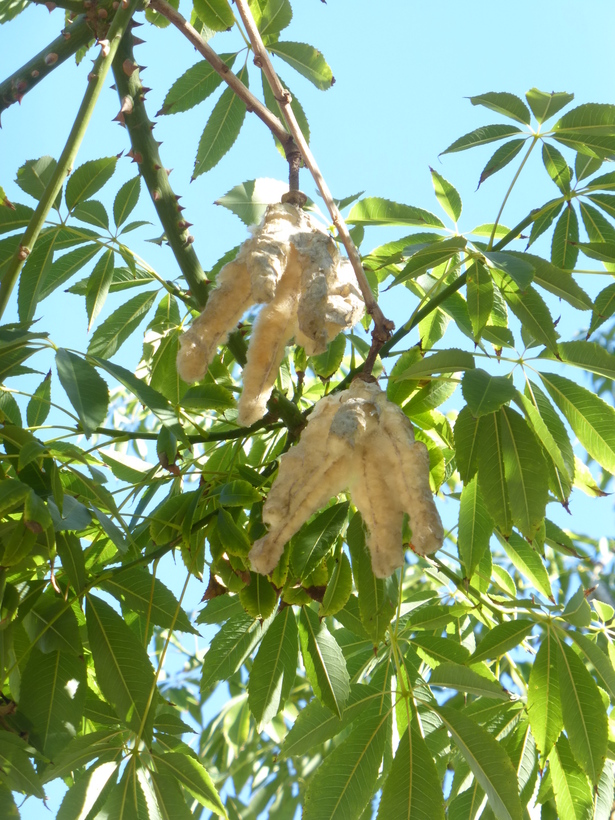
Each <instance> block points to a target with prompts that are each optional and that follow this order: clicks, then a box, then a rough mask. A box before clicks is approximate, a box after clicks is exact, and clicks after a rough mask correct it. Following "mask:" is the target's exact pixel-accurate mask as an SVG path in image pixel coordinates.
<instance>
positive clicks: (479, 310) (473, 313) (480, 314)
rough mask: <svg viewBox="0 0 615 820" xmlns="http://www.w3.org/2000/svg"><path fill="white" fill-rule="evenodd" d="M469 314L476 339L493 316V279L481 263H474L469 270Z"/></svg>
mask: <svg viewBox="0 0 615 820" xmlns="http://www.w3.org/2000/svg"><path fill="white" fill-rule="evenodd" d="M466 281H467V301H468V313H469V314H470V321H471V322H472V330H473V331H474V338H475V339H480V336H481V333H482V330H483V328H484V327H485V325H486V324H487V322H488V320H489V317H490V316H491V310H492V308H493V279H492V278H491V275H490V274H489V271H488V270H487V268H486V267H485V266H484V265H482V264H481V263H480V262H473V263H472V264H471V265H470V266H469V267H468V269H467V279H466Z"/></svg>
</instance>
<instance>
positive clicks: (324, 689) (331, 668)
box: [299, 606, 350, 718]
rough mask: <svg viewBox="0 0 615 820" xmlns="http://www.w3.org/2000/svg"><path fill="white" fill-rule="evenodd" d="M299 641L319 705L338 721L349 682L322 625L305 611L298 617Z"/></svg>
mask: <svg viewBox="0 0 615 820" xmlns="http://www.w3.org/2000/svg"><path fill="white" fill-rule="evenodd" d="M299 639H300V641H301V653H302V656H303V664H304V666H305V671H306V674H307V677H308V680H309V681H310V683H311V685H312V689H313V690H314V694H315V695H316V697H317V698H318V699H319V700H320V702H321V703H322V704H324V705H325V706H327V707H328V708H329V709H331V711H332V712H333V713H334V714H336V715H337V716H338V717H339V718H341V717H342V712H343V709H344V706H345V704H346V701H347V700H348V695H349V693H350V679H349V676H348V669H347V668H346V661H345V659H344V655H343V654H342V650H341V649H340V647H339V644H338V643H337V641H336V640H335V638H334V637H333V636H332V635H331V633H330V632H329V630H328V629H327V627H326V625H325V623H324V621H319V619H318V616H317V614H316V613H315V612H314V610H312V609H310V608H309V607H305V606H304V607H302V608H301V614H300V616H299Z"/></svg>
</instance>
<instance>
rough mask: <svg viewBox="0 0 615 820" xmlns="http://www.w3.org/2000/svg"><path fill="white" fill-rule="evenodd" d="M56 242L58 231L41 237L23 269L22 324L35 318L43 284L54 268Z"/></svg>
mask: <svg viewBox="0 0 615 820" xmlns="http://www.w3.org/2000/svg"><path fill="white" fill-rule="evenodd" d="M55 240H56V231H49V232H48V233H44V234H42V235H41V236H39V238H38V241H37V243H36V245H35V246H34V249H33V251H32V253H31V254H30V255H29V256H28V259H27V260H26V264H25V265H24V267H23V270H22V272H21V276H20V278H19V290H18V293H17V308H18V311H19V321H20V322H24V323H28V322H31V321H32V319H33V318H34V314H35V312H36V306H37V305H38V303H39V301H40V293H41V289H42V287H43V283H44V282H45V280H46V278H47V276H48V275H49V272H50V270H51V267H52V261H53V254H54V250H55Z"/></svg>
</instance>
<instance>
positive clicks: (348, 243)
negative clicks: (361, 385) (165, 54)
mask: <svg viewBox="0 0 615 820" xmlns="http://www.w3.org/2000/svg"><path fill="white" fill-rule="evenodd" d="M156 2H158V0H156ZM235 4H236V5H237V10H238V11H239V14H240V16H241V19H242V21H243V24H244V26H245V28H246V31H247V34H248V37H249V38H250V42H251V44H252V49H253V51H254V63H255V65H257V66H259V67H260V68H261V69H262V71H263V73H264V74H265V76H266V77H267V80H268V81H269V85H270V86H271V89H272V91H273V93H274V95H275V97H276V99H277V101H278V103H279V104H280V109H281V111H282V114H283V116H284V119H285V120H286V124H287V125H288V130H289V131H290V133H291V134H292V135H293V138H294V140H295V142H296V143H297V145H298V147H299V150H300V151H301V155H302V157H303V161H304V163H305V166H306V167H307V168H308V169H309V171H310V173H311V174H312V177H313V179H314V182H315V183H316V185H317V186H318V189H319V191H320V193H321V194H322V198H323V199H324V201H325V204H326V206H327V210H328V211H329V213H330V215H331V220H332V222H333V224H334V225H335V227H336V228H337V231H338V233H339V236H340V239H341V241H342V244H343V245H344V247H345V248H346V253H347V254H348V259H349V260H350V263H351V264H352V267H353V270H354V272H355V276H356V277H357V282H358V284H359V287H360V289H361V293H362V295H363V300H364V301H365V308H366V310H367V312H368V313H369V314H370V315H371V316H372V318H373V319H374V330H373V332H372V348H371V350H370V353H369V355H368V357H367V359H366V360H365V362H364V364H363V368H362V370H363V373H364V374H365V375H371V369H372V367H373V365H374V362H375V360H376V356H377V354H378V351H379V350H380V348H381V347H382V345H383V344H384V343H385V342H386V341H387V339H388V338H389V337H390V335H391V331H392V330H393V327H394V325H393V323H392V322H391V321H390V320H389V319H387V318H386V317H385V315H384V314H383V312H382V310H381V309H380V306H379V305H378V302H377V301H376V299H375V297H374V295H373V293H372V290H371V288H370V286H369V282H368V281H367V276H366V275H365V271H364V270H363V265H362V263H361V257H360V255H359V251H358V250H357V248H356V246H355V244H354V242H353V241H352V237H351V236H350V233H349V231H348V228H347V226H346V223H345V221H344V218H343V217H342V215H341V213H340V210H339V208H338V207H337V205H336V204H335V201H334V199H333V197H332V195H331V191H330V190H329V188H328V186H327V183H326V182H325V180H324V177H323V175H322V173H321V172H320V168H319V167H318V165H317V163H316V160H315V159H314V156H313V154H312V152H311V151H310V148H309V146H308V144H307V142H306V140H305V137H304V136H303V133H302V131H301V128H300V127H299V123H298V122H297V119H296V117H295V114H294V112H293V110H292V107H291V102H292V97H291V95H290V94H289V93H288V91H287V90H286V89H285V88H284V86H283V85H282V83H281V82H280V80H279V78H278V75H277V74H276V71H275V69H274V67H273V64H272V63H271V60H270V59H269V54H268V53H267V49H266V48H265V45H264V44H263V41H262V38H261V36H260V32H259V30H258V28H257V26H256V23H255V22H254V18H253V16H252V12H251V11H250V8H249V6H248V3H247V0H235Z"/></svg>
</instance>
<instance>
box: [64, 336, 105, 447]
mask: <svg viewBox="0 0 615 820" xmlns="http://www.w3.org/2000/svg"><path fill="white" fill-rule="evenodd" d="M56 367H57V369H58V376H59V378H60V384H61V385H62V387H63V388H64V390H65V391H66V395H67V396H68V399H69V401H70V403H71V404H72V406H73V407H74V408H75V412H76V413H77V416H78V418H79V423H80V424H81V426H82V427H83V432H84V433H85V435H86V437H87V438H89V437H90V436H91V435H92V433H94V432H95V430H96V428H97V427H100V425H101V424H102V423H103V421H104V420H105V416H106V415H107V407H108V405H109V388H108V387H107V385H106V383H105V381H104V380H103V379H102V378H101V377H100V376H99V375H98V373H97V372H96V371H95V370H94V368H93V367H92V365H90V364H88V363H87V362H86V361H84V360H83V359H82V358H81V357H80V356H77V355H76V354H75V353H71V352H70V351H68V350H64V349H63V348H60V349H59V350H58V352H57V353H56Z"/></svg>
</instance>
